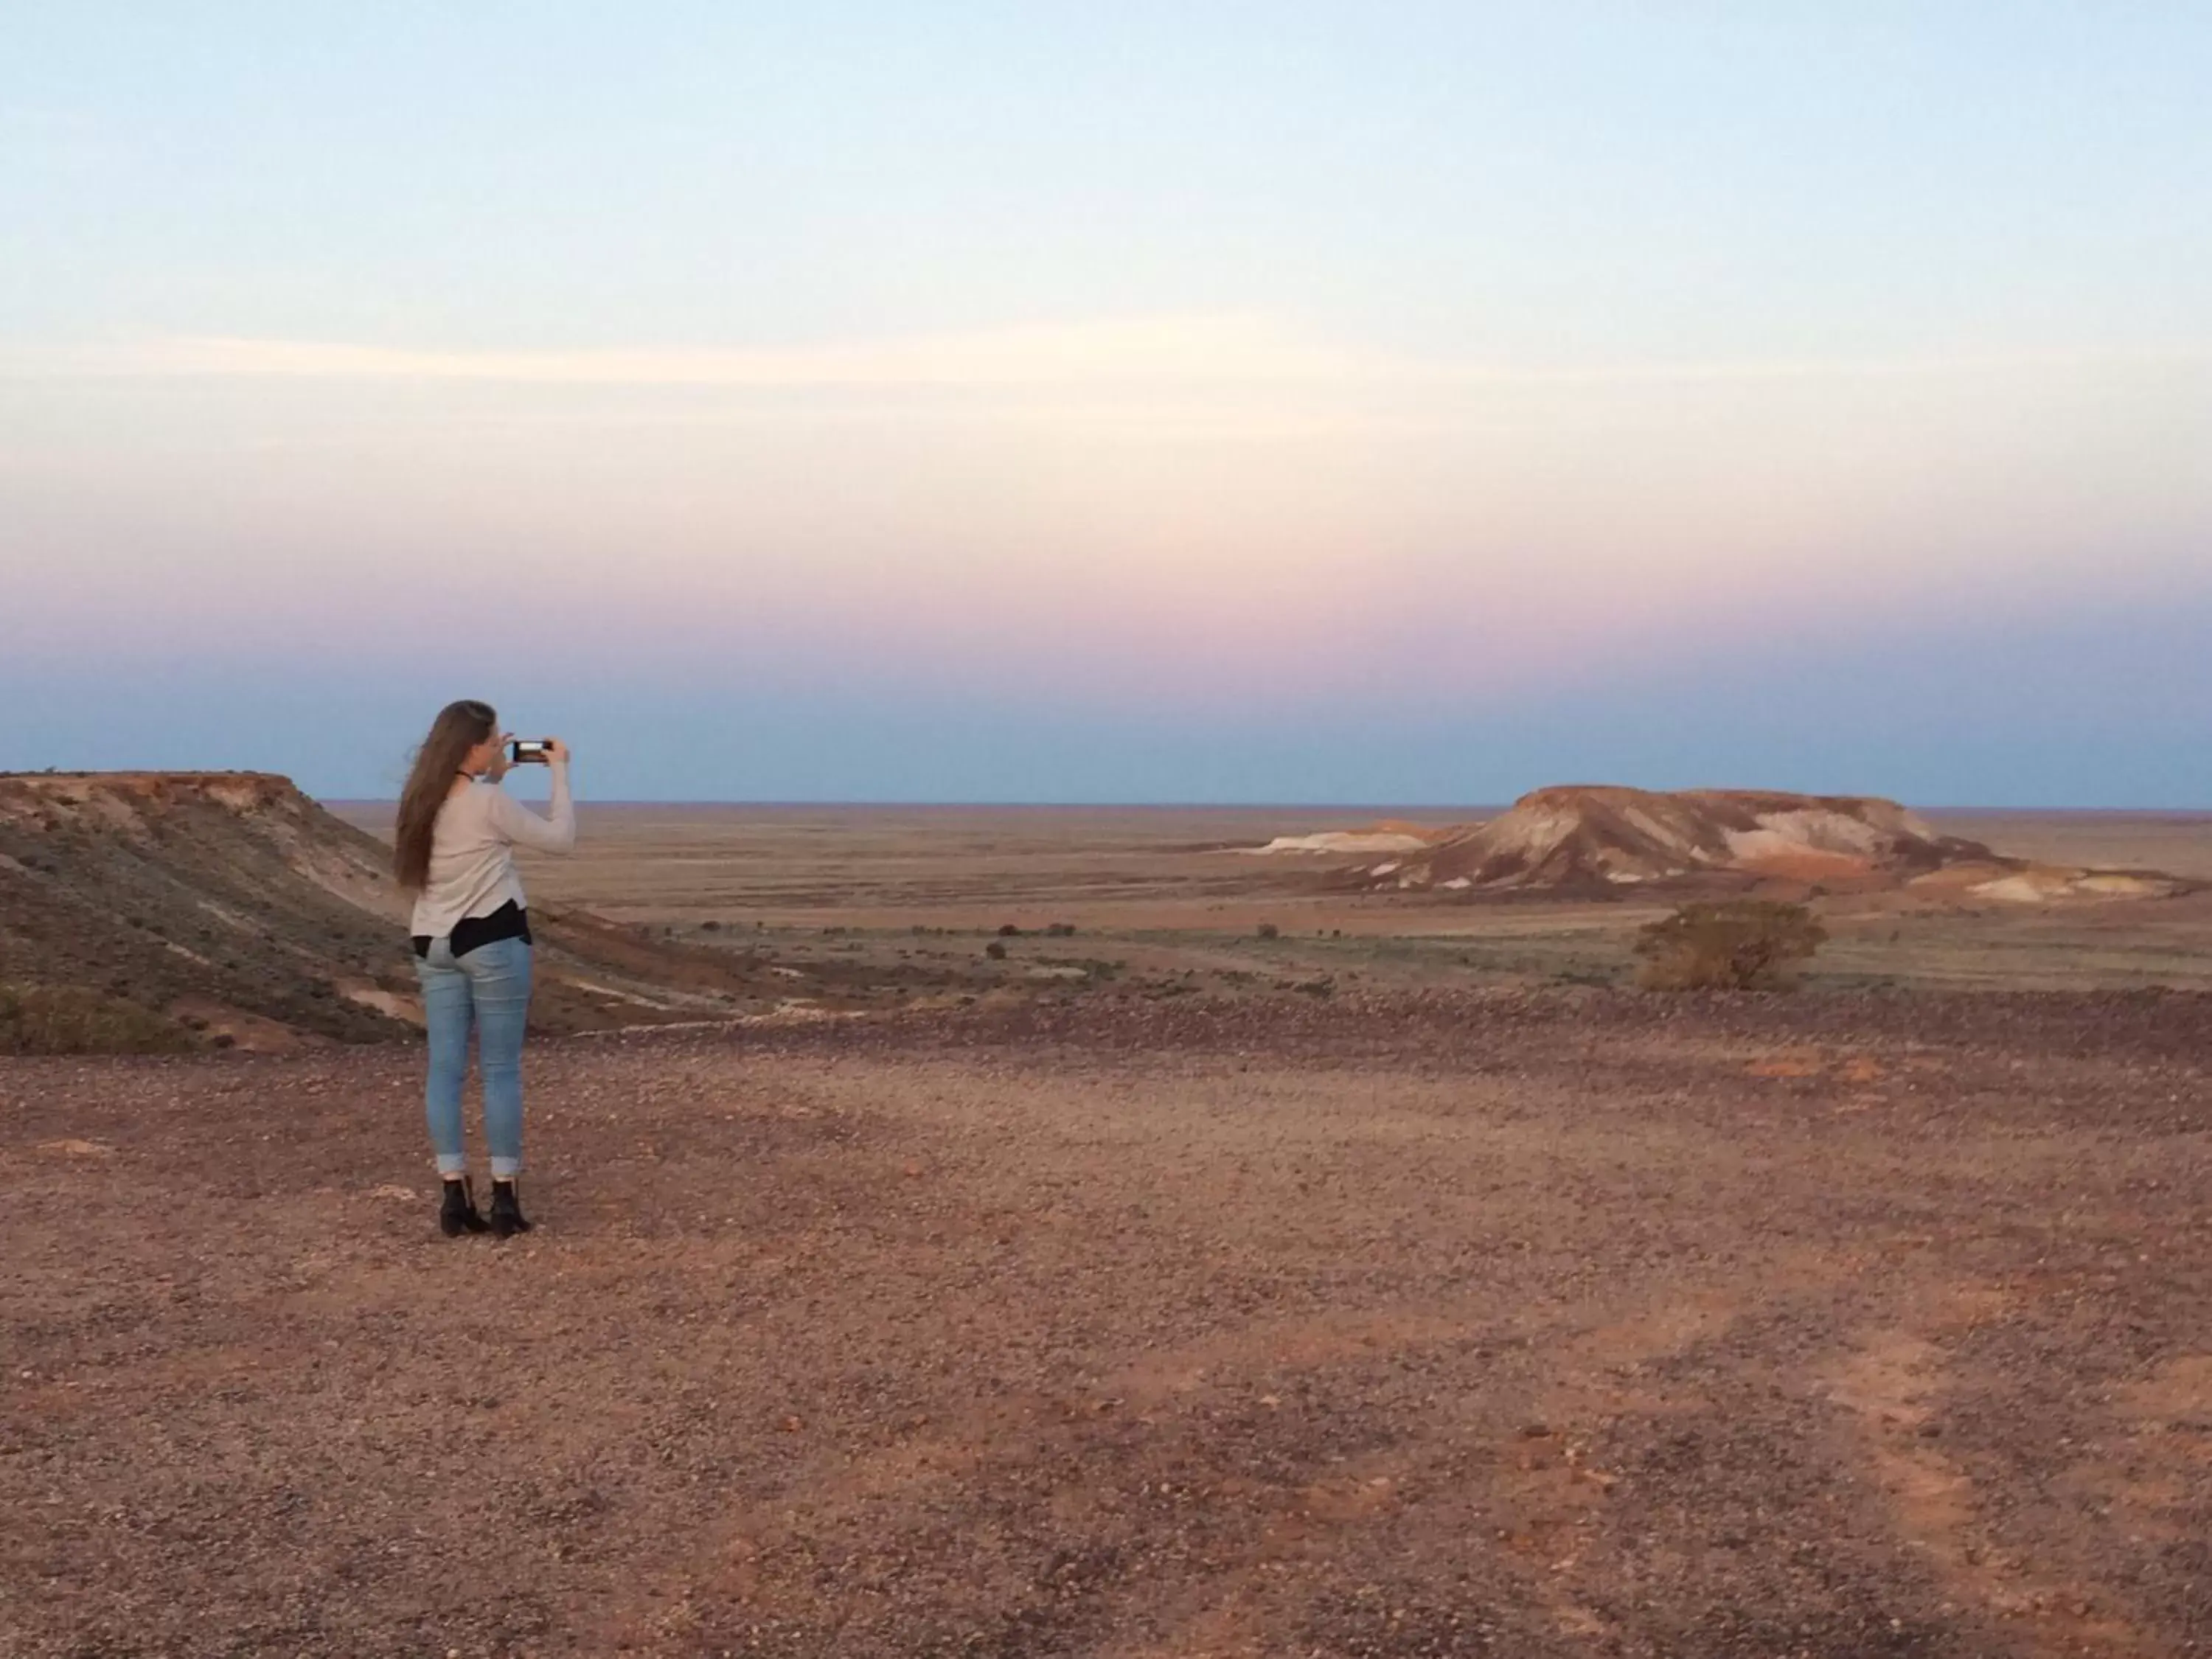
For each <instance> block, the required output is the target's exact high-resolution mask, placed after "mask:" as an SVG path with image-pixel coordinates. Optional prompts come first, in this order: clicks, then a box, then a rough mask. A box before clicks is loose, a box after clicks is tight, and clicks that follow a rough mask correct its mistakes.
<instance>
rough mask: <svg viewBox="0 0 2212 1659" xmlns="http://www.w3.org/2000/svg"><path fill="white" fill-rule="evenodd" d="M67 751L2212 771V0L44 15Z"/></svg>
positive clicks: (658, 770)
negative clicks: (489, 744)
mask: <svg viewBox="0 0 2212 1659" xmlns="http://www.w3.org/2000/svg"><path fill="white" fill-rule="evenodd" d="M19 10H20V13H21V15H15V16H13V17H11V19H10V21H9V28H8V36H9V39H8V42H7V46H6V47H5V49H4V51H0V250H4V252H0V768H7V767H40V766H46V765H60V766H64V767H74V766H94V767H98V766H138V765H148V766H217V767H221V766H236V767H262V768H268V769H275V770H281V771H284V772H288V773H290V774H291V775H294V776H295V777H297V778H298V779H300V781H301V782H302V783H303V784H304V785H306V786H307V787H309V788H311V789H313V790H315V791H317V792H318V793H323V794H325V795H332V796H364V795H379V794H388V793H391V791H392V788H393V787H394V786H395V784H396V781H397V780H398V776H399V775H400V772H401V770H402V769H403V768H404V763H405V759H406V755H407V752H408V750H409V748H410V745H411V744H413V742H414V741H415V740H416V738H418V737H419V736H420V734H421V730H422V726H424V725H425V724H427V721H428V717H429V715H430V714H432V713H434V712H435V709H436V708H437V707H438V706H439V705H440V704H441V703H442V702H445V701H447V699H449V698H451V697H454V696H484V697H488V698H490V699H492V700H493V701H495V702H497V703H499V705H500V706H501V710H502V712H503V714H506V715H507V716H508V718H509V720H510V723H512V724H513V725H515V726H518V727H519V728H520V729H523V730H525V731H526V732H558V733H560V734H562V735H563V736H566V737H568V738H569V739H570V740H571V742H572V743H573V744H574V745H575V747H576V749H577V750H578V753H579V757H580V759H579V775H580V783H581V784H582V785H583V786H584V787H586V789H587V790H588V791H589V792H590V793H594V794H597V795H599V796H601V797H609V796H620V797H627V798H632V799H903V800H928V799H981V800H1067V801H1075V800H1117V799H1118V800H1158V801H1173V800H1267V801H1305V802H1317V803H1318V802H1389V803H1403V804H1416V803H1446V804H1449V803H1464V802H1486V801H1494V800H1498V799H1506V798H1510V796H1512V795H1514V794H1516V793H1520V792H1521V791H1522V790H1524V789H1527V788H1531V787H1536V786H1538V785H1541V784H1545V783H1550V782H1557V781H1597V780H1604V781H1621V782H1630V783H1638V784H1644V785H1649V786H1653V787H1680V786H1685V785H1692V784H1740V785H1766V786H1773V787H1802V788H1815V789H1833V790H1854V791H1871V792H1877V793H1892V794H1897V795H1900V796H1903V797H1905V798H1907V799H1913V800H1916V801H1919V802H1922V803H1925V804H1930V805H1943V804H1972V805H2133V806H2185V805H2197V806H2203V805H2212V652H2209V651H2208V650H2207V644H2208V641H2212V185H2208V182H2207V181H2208V180H2212V121H2208V120H2207V118H2205V114H2204V110H2205V104H2206V97H2207V88H2212V9H2208V8H2207V7H2205V6H2204V5H2203V4H2201V3H2195V0H2190V3H2172V4H2160V3H2155V0H2140V3H2131V4H2129V5H2126V6H2091V5H2087V4H2081V3H2069V4H2055V3H2035V0H2021V3H2008V4H2005V5H2002V6H1999V5H1992V4H1990V3H1987V0H1980V3H1944V0H1899V3H1887V0H1853V3H1850V4H1848V5H1844V4H1834V3H1826V0H1823V3H1818V4H1814V3H1802V4H1800V3H1789V0H1742V3H1736V4H1723V3H1697V0H1685V3H1681V4H1668V5H1655V4H1650V3H1640V0H1638V3H1630V0H1619V3H1595V0H1590V3H1583V0H1558V3H1547V4H1543V5H1534V4H1518V3H1515V4H1504V3H1499V4H1481V3H1474V0H1465V3H1458V4H1429V3H1414V0H1407V3H1397V4H1392V5H1389V6H1377V5H1372V4H1367V3H1352V0H1345V3H1340V4H1319V3H1295V0H1268V3H1264V4H1260V3H1255V4H1243V3H1227V0H1223V3H1206V0H1178V3H1173V4H1167V3H1160V4H1154V3H1147V0H1133V3H1131V0H1121V3H1115V4H1113V5H1099V4H1097V3H1082V4H1073V3H1069V4H1060V3H1051V0H1027V3H1007V4H996V5H984V4H951V3H945V4H933V3H926V0H907V3H899V4H890V3H850V4H846V5H842V6H793V5H775V6H769V5H750V4H741V3H730V0H722V3H696V4H683V3H641V4H636V5H625V6H611V5H605V4H603V3H592V4H580V3H578V4H562V3H550V0H538V3H532V4H520V3H516V4H503V3H495V0H478V3H471V4H468V5H465V6H455V5H451V4H444V3H439V4H419V5H416V4H404V3H392V4H379V5H374V6H359V5H355V6H346V7H340V6H337V5H332V4H317V3H301V0H289V3H270V4H254V5H248V4H221V3H214V0H210V3H205V4H199V5H193V6H158V5H149V4H146V3H143V0H141V3H138V4H135V5H114V4H104V3H100V0H72V3H71V4H69V5H66V6H46V7H40V8H24V9H19Z"/></svg>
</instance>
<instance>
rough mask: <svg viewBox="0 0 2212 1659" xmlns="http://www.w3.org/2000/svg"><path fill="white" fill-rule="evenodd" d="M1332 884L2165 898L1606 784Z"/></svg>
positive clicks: (1771, 809) (1928, 836)
mask: <svg viewBox="0 0 2212 1659" xmlns="http://www.w3.org/2000/svg"><path fill="white" fill-rule="evenodd" d="M1339 879H1340V884H1342V885H1346V886H1351V887H1358V888H1366V889H1370V890H1387V891H1417V892H1433V893H1436V894H1438V895H1440V896H1460V895H1464V896H1474V895H1477V894H1481V893H1499V892H1515V891H1528V892H1548V893H1557V894H1561V895H1569V896H1571V895H1576V894H1581V895H1586V896H1588V895H1598V894H1604V895H1613V894H1618V893H1620V891H1622V890H1624V889H1633V888H1636V887H1638V886H1640V885H1646V884H1652V885H1656V884H1679V885H1682V886H1694V887H1702V888H1708V889H1714V890H1751V889H1754V888H1760V887H1774V888H1781V889H1788V888H1793V887H1794V888H1796V889H1799V890H1812V889H1814V888H1819V889H1822V890H1829V891H1842V892H1850V891H1859V892H1871V891H1881V890H1894V889H1899V888H1908V887H1909V888H1913V889H1917V890H1922V891H1923V892H1924V893H1926V894H1927V895H1928V896H1931V897H1933V896H1943V895H1945V894H1949V893H1955V894H1956V895H1958V896H1962V897H1965V896H1984V897H1990V898H1998V899H2018V898H2024V897H2027V896H2030V894H2031V893H2032V895H2033V897H2035V898H2037V899H2045V898H2052V897H2069V896H2097V897H2107V898H2109V897H2122V896H2129V897H2136V896H2165V895H2167V894H2170V893H2172V892H2175V891H2178V890H2180V888H2181V887H2182V885H2183V884H2181V883H2179V882H2177V881H2175V880H2174V879H2173V878H2170V877H2165V876H2160V875H2158V874H2156V873H2154V872H2096V871H2071V870H2057V869H2046V868H2044V867H2042V866H2031V865H2030V864H2028V863H2027V861H2026V860H2020V859H2010V858H2006V857H2004V856H2002V854H1997V853H1996V852H1993V851H1991V850H1990V848H1988V847H1985V846H1984V845H1983V844H1982V843H1981V842H1975V841H1966V840H1963V839H1961V838H1960V837H1958V836H1946V835H1943V834H1942V833H1940V832H1939V831H1937V830H1936V829H1934V828H1933V827H1931V826H1930V825H1929V823H1927V822H1926V821H1925V820H1924V819H1923V818H1921V817H1919V816H1918V815H1917V814H1916V813H1914V812H1912V811H1911V810H1910V809H1908V808H1906V807H1905V806H1903V805H1899V803H1898V802H1896V801H1893V800H1885V799H1881V797H1879V796H1869V795H1804V794H1792V793H1786V792H1783V791H1778V790H1762V789H1686V790H1680V791H1676V792H1673V793H1668V792H1662V791H1658V790H1650V789H1632V788H1627V787H1623V786H1620V785H1615V784H1568V785H1553V786H1552V787H1547V788H1543V789H1538V790H1534V791H1532V792H1531V793H1528V794H1526V795H1523V796H1522V798H1521V799H1519V800H1517V801H1516V802H1515V803H1514V804H1513V805H1512V807H1511V808H1510V810H1509V811H1505V812H1503V813H1501V814H1500V815H1499V816H1498V817H1495V818H1492V820H1490V821H1489V822H1488V823H1481V824H1475V825H1470V826H1468V828H1467V829H1462V830H1460V831H1457V832H1455V833H1454V834H1452V835H1450V836H1446V837H1444V838H1443V839H1442V840H1439V841H1437V842H1436V843H1435V844H1434V845H1432V846H1430V847H1427V848H1421V849H1418V850H1412V851H1408V852H1407V853H1405V854H1402V855H1395V856H1392V857H1389V858H1385V859H1383V860H1380V861H1367V860H1362V861H1361V862H1359V863H1358V864H1355V865H1352V866H1348V867H1346V869H1345V870H1344V871H1343V872H1341V875H1340V878H1339Z"/></svg>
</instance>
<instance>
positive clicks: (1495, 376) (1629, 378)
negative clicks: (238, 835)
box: [0, 316, 2212, 391]
mask: <svg viewBox="0 0 2212 1659" xmlns="http://www.w3.org/2000/svg"><path fill="white" fill-rule="evenodd" d="M2208 367H2212V350H2207V349H2192V348H2176V349H2166V350H2136V351H2045V352H2018V353H1995V354H1990V355H1985V356H1930V357H1917V358H1915V357H1904V358H1860V359H1852V358H1830V359H1823V358H1773V359H1764V360H1761V359H1746V360H1737V361H1717V362H1663V361H1643V362H1606V363H1587V364H1577V363H1551V364H1527V365H1516V364H1499V363H1480V362H1449V361H1442V362H1427V361H1419V360H1415V359H1411V358H1403V357H1394V356H1389V355H1386V354H1381V353H1374V352H1368V351H1363V350H1358V349H1350V348H1346V347H1341V346H1336V345H1332V344H1328V343H1323V342H1319V341H1316V340H1311V339H1308V338H1305V337H1301V336H1299V335H1298V334H1297V333H1296V332H1294V331H1291V330H1289V329H1286V328H1285V327H1283V326H1282V325H1279V324H1277V323H1274V322H1273V321H1270V320H1268V319H1264V318H1255V317H1237V316H1222V317H1204V316H1197V317H1164V318H1149V319H1109V320H1102V321H1095V322H1086V323H1074V324H1066V325H1036V326H1022V327H1009V328H1003V329H993V330H984V331H975V332H971V333H965V334H944V335H921V336H909V337H892V338H886V339H881V340H874V341H852V342H843V343H829V344H823V345H813V346H786V347H760V348H750V349H677V350H665V349H604V350H584V351H469V350H461V351H455V350H411V349H402V348H397V347H390V346H380V345H366V344H359V343H347V342H343V341H317V340H284V339H263V338H245V337H222V336H209V337H173V338H162V339H157V340H153V341H149V342H145V343H138V344H133V345H117V346H83V347H74V348H37V347H20V348H16V349H12V350H10V349H0V377H4V378H7V379H11V380H51V379H156V380H159V379H290V380H387V381H415V382H435V381H474V382H489V383H498V384H507V385H526V386H608V387H625V386H626V387H652V386H666V387H721V388H727V389H732V390H755V391H805V390H829V389H838V388H846V389H858V388H872V389H881V390H891V389H913V390H939V391H958V390H975V391H989V390H1006V391H1014V390H1021V389H1024V388H1036V389H1050V388H1067V387H1072V386H1095V387H1111V386H1279V387H1287V386H1309V387H1322V386H1336V387H1344V388H1361V387H1364V388H1370V389H1378V390H1387V389H1393V388H1398V389H1407V390H1413V389H1421V388H1427V389H1434V390H1449V389H1451V388H1454V387H1464V388H1468V389H1481V388H1506V389H1510V388H1515V387H1528V388H1541V387H1562V386H1564V387H1573V386H1614V385H1621V386H1631V385H1656V386H1664V385H1692V384H1726V383H1741V382H1761V381H1797V380H1899V379H1914V378H1931V377H1945V376H1959V377H1971V376H1990V375H2006V374H2037V373H2054V372H2058V373H2063V372H2081V371H2093V370H2099V369H2144V368H2149V369H2179V370H2197V369H2203V368H2208Z"/></svg>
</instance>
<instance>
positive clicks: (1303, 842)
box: [1237, 829, 1428, 857]
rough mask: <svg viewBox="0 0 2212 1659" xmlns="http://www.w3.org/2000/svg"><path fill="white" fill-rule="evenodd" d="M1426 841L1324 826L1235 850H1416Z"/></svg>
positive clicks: (1387, 832)
mask: <svg viewBox="0 0 2212 1659" xmlns="http://www.w3.org/2000/svg"><path fill="white" fill-rule="evenodd" d="M1427 845H1428V842H1426V841H1425V840H1423V839H1422V838H1421V837H1420V836H1409V835H1406V834H1404V833H1402V832H1401V831H1399V830H1395V829H1325V830H1323V831H1322V832H1321V833H1320V834H1318V835H1312V836H1276V837H1275V838H1274V840H1273V841H1271V842H1268V843H1267V845H1266V846H1265V847H1243V848H1238V849H1237V850H1238V851H1239V852H1243V853H1251V854H1255V855H1258V856H1261V857H1265V856H1267V854H1273V853H1334V854H1345V853H1417V852H1419V850H1420V849H1421V848H1424V847H1425V846H1427Z"/></svg>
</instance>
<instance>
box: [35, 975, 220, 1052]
mask: <svg viewBox="0 0 2212 1659" xmlns="http://www.w3.org/2000/svg"><path fill="white" fill-rule="evenodd" d="M194 1046H195V1045H194V1043H193V1042H192V1038H191V1034H190V1033H189V1032H187V1031H185V1029H184V1028H183V1027H182V1026H180V1025H179V1024H177V1023H176V1022H175V1021H173V1020H170V1019H165V1018H162V1017H161V1015H160V1014H157V1013H155V1012H154V1011H153V1010H152V1009H150V1008H142V1007H140V1006H138V1005H137V1003H135V1002H125V1001H124V1000H122V999H121V998H119V997H110V996H102V995H101V994H100V993H99V992H97V991H86V990H80V989H78V988H77V987H74V986H65V985H0V1054H175V1053H179V1052H181V1051H183V1050H185V1049H188V1048H192V1047H194Z"/></svg>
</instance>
